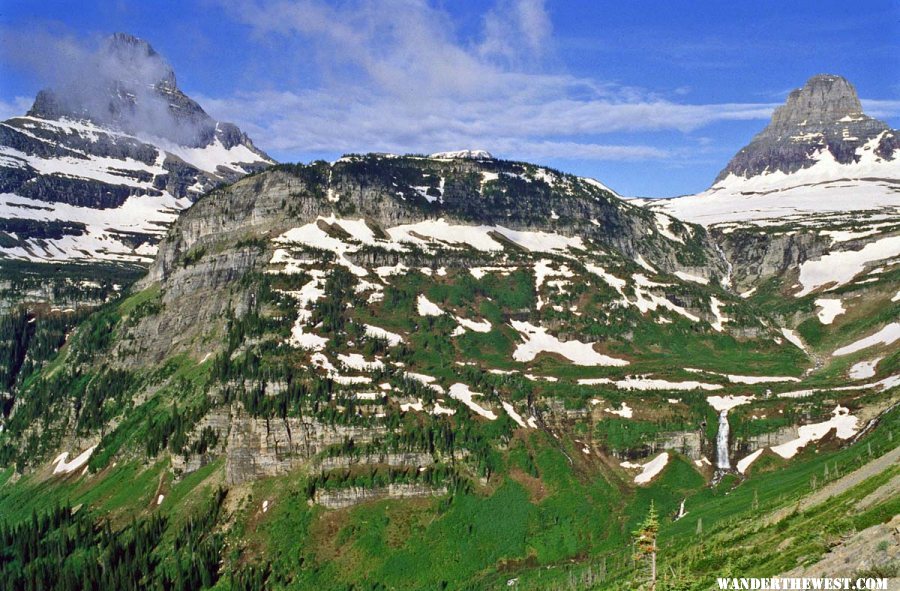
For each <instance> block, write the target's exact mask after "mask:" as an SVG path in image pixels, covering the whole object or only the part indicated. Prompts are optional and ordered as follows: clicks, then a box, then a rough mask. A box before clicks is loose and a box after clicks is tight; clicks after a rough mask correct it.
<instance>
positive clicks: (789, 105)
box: [770, 74, 862, 128]
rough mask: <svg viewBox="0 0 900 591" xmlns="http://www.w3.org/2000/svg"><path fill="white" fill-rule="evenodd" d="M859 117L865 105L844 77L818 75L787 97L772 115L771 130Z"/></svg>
mask: <svg viewBox="0 0 900 591" xmlns="http://www.w3.org/2000/svg"><path fill="white" fill-rule="evenodd" d="M860 116H862V104H861V103H860V102H859V97H858V96H857V95H856V89H855V88H853V85H852V84H850V82H848V81H847V79H846V78H843V77H841V76H834V75H831V74H819V75H817V76H813V77H812V78H810V79H809V80H807V82H806V84H805V85H804V86H803V88H798V89H796V90H794V91H792V92H791V93H790V94H789V95H788V98H787V102H786V103H785V104H784V105H782V106H781V107H779V108H778V109H776V110H775V113H774V114H773V115H772V123H771V125H770V127H775V128H777V127H783V126H794V125H805V126H815V125H823V124H831V123H835V122H837V121H840V120H841V119H843V118H845V117H850V118H854V117H860Z"/></svg>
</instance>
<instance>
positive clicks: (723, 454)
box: [716, 409, 731, 470]
mask: <svg viewBox="0 0 900 591" xmlns="http://www.w3.org/2000/svg"><path fill="white" fill-rule="evenodd" d="M729 429H730V427H729V426H728V410H727V409H726V410H722V411H719V432H718V433H717V434H716V468H718V469H719V470H731V461H730V460H729V459H728V431H729Z"/></svg>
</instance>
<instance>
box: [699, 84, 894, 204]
mask: <svg viewBox="0 0 900 591" xmlns="http://www.w3.org/2000/svg"><path fill="white" fill-rule="evenodd" d="M898 150H900V134H898V133H897V132H895V131H894V130H892V129H891V128H890V127H889V126H888V125H887V124H886V123H884V122H882V121H879V120H877V119H873V118H872V117H869V116H868V115H866V114H864V113H863V109H862V104H861V103H860V100H859V97H858V96H857V94H856V89H855V88H854V87H853V85H852V84H850V82H848V81H847V80H846V79H845V78H843V77H841V76H835V75H832V74H819V75H817V76H813V77H812V78H810V79H809V80H808V81H807V82H806V84H805V85H804V86H803V87H802V88H798V89H797V90H794V91H792V92H791V93H790V94H789V95H788V98H787V101H786V102H785V104H784V105H782V106H780V107H778V108H777V109H776V110H775V112H774V113H773V115H772V120H771V122H770V123H769V125H768V126H766V128H765V129H763V130H762V131H761V132H760V133H759V134H757V135H756V137H754V138H753V139H752V140H751V141H750V143H749V144H748V145H747V146H745V147H744V148H742V149H741V150H740V151H739V152H738V153H737V154H736V155H735V156H734V158H732V159H731V162H729V163H728V165H727V166H726V167H725V168H724V169H723V170H722V172H720V173H719V176H718V177H716V184H715V185H714V187H715V186H718V184H719V183H720V182H721V181H724V180H726V179H728V178H729V177H733V178H736V179H750V178H754V177H761V176H764V175H767V174H770V173H774V172H783V173H785V174H789V175H790V174H794V173H796V172H798V171H800V170H803V169H809V168H812V167H814V166H816V165H817V164H819V163H822V164H823V165H825V166H831V165H830V164H829V163H831V162H832V161H833V162H834V163H837V164H840V165H844V166H845V167H846V166H850V167H853V166H857V165H859V166H858V168H859V167H862V168H860V170H858V171H856V172H851V171H849V170H843V169H841V168H840V167H834V166H831V168H829V170H827V171H825V170H823V171H821V172H822V174H821V175H818V176H820V177H821V178H819V179H818V180H828V178H830V177H831V176H834V177H835V180H836V179H837V178H840V177H841V176H842V175H843V176H857V177H858V176H877V174H876V173H875V172H874V171H875V169H873V168H872V166H875V167H876V168H877V165H879V163H884V162H887V161H892V160H894V159H895V152H897V151H898ZM863 160H865V162H863ZM863 169H864V170H863Z"/></svg>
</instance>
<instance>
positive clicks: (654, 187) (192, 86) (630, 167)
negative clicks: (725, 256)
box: [0, 0, 900, 196]
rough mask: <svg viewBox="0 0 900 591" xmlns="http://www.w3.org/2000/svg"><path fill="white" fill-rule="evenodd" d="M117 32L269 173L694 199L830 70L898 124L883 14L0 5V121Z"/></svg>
mask: <svg viewBox="0 0 900 591" xmlns="http://www.w3.org/2000/svg"><path fill="white" fill-rule="evenodd" d="M116 31H126V32H129V33H132V34H135V35H137V36H140V37H143V38H145V39H147V40H148V41H149V42H150V43H151V44H152V45H153V46H154V47H155V48H156V50H157V51H158V52H160V53H161V54H162V55H164V56H165V57H166V58H167V59H168V61H169V62H170V63H171V64H172V65H173V67H174V68H175V71H176V73H177V75H178V80H179V85H180V86H181V87H182V89H183V90H184V91H185V92H187V93H188V94H189V95H191V96H192V97H194V98H195V99H197V100H198V101H199V102H200V103H201V105H203V106H204V108H206V110H207V111H209V112H210V114H212V115H213V116H214V117H216V118H219V119H223V120H230V121H234V122H235V123H237V124H238V125H240V126H241V127H242V128H243V129H244V130H245V131H247V132H248V133H249V134H250V136H251V137H252V138H253V139H254V141H255V142H256V143H257V144H258V145H259V146H260V147H262V148H263V149H265V150H266V151H268V152H269V153H270V154H271V155H272V156H274V157H275V158H276V159H278V160H282V161H309V160H312V159H315V158H326V159H333V158H334V157H336V156H338V155H340V154H342V153H345V152H364V151H391V152H428V151H436V150H448V149H456V148H464V147H480V148H484V149H488V150H491V151H492V152H494V153H495V155H497V156H500V157H504V158H511V159H521V160H528V161H533V162H539V163H542V164H547V165H551V166H555V167H556V168H559V169H562V170H565V171H569V172H575V173H578V174H585V175H590V176H594V177H596V178H598V179H600V180H602V181H603V182H605V183H607V184H608V185H610V186H612V187H613V188H614V189H616V190H618V191H619V192H620V193H622V194H625V195H648V196H671V195H679V194H685V193H693V192H697V191H701V190H703V189H705V188H706V187H708V186H709V184H710V183H711V182H712V180H713V178H714V177H715V175H716V174H717V173H718V171H719V170H720V169H721V168H722V167H723V166H724V165H725V164H726V162H727V161H728V159H729V158H730V157H731V155H732V154H734V152H736V151H737V150H738V149H739V148H740V147H741V146H743V145H744V144H746V143H747V142H748V141H749V139H750V138H751V137H752V136H753V134H754V133H756V132H757V131H759V130H760V129H761V128H762V127H763V126H764V125H765V123H766V120H767V119H768V116H769V114H770V113H771V110H772V108H774V106H776V105H777V104H779V103H781V102H782V101H783V100H784V98H785V96H786V94H787V92H788V91H790V90H791V89H793V88H796V87H799V86H801V85H802V84H803V82H804V81H805V80H806V79H807V78H808V77H809V76H811V75H813V74H817V73H834V74H841V75H843V76H845V77H847V78H848V79H849V80H850V81H851V82H852V83H853V84H854V85H855V86H856V87H857V89H858V91H859V93H860V96H861V98H862V99H863V101H864V105H865V107H866V110H867V111H868V112H869V113H870V114H872V115H876V116H879V117H880V118H882V119H884V120H886V121H888V122H889V123H890V124H891V125H892V126H893V127H895V128H897V127H900V57H898V56H900V2H897V1H896V0H889V1H878V0H875V1H871V2H864V3H858V4H857V5H856V6H851V3H848V2H845V1H841V2H833V1H828V0H819V1H815V2H813V1H796V2H783V1H754V2H717V1H716V2H714V1H709V2H699V1H683V2H682V1H676V0H670V1H666V2H651V1H641V0H631V1H624V2H623V1H621V0H620V1H619V2H602V1H562V0H559V1H554V0H546V1H543V0H492V1H484V2H461V1H450V0H445V1H432V2H426V1H424V0H422V1H419V0H381V1H374V0H372V1H364V0H344V1H332V2H328V1H326V0H302V1H295V2H287V1H272V2H269V1H261V0H260V1H250V0H248V1H246V2H230V1H227V0H196V1H191V0H182V1H181V2H179V3H174V2H171V1H165V0H143V1H141V2H126V1H119V2H95V3H90V2H78V3H74V2H70V1H58V0H57V1H51V0H44V1H42V2H34V1H33V0H3V1H2V2H0V116H2V117H4V118H5V117H8V116H12V115H14V114H21V113H23V112H24V111H25V110H26V109H27V107H28V106H29V105H30V102H31V100H32V98H33V97H34V94H35V93H36V91H37V90H38V89H39V88H41V87H43V86H45V85H48V84H51V83H52V79H53V76H54V68H59V67H65V66H64V65H61V64H65V60H63V59H60V58H59V56H57V55H55V54H54V51H58V49H57V48H58V46H59V43H61V42H64V43H71V44H77V45H79V46H82V47H86V48H91V47H95V46H96V45H97V43H98V42H99V39H101V38H102V37H103V36H105V35H108V34H110V33H112V32H116Z"/></svg>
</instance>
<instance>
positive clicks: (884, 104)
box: [861, 99, 900, 118]
mask: <svg viewBox="0 0 900 591" xmlns="http://www.w3.org/2000/svg"><path fill="white" fill-rule="evenodd" d="M861 102H862V106H863V111H865V113H866V115H869V116H870V117H877V118H886V117H898V116H900V101H892V100H874V99H862V100H861Z"/></svg>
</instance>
